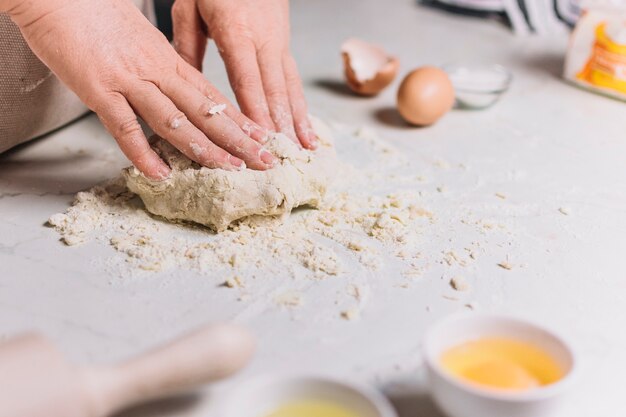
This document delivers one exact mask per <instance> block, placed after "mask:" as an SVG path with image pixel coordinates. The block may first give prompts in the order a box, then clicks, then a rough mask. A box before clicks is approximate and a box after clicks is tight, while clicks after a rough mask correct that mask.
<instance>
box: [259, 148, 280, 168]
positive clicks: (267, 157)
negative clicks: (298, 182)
mask: <svg viewBox="0 0 626 417" xmlns="http://www.w3.org/2000/svg"><path fill="white" fill-rule="evenodd" d="M259 157H260V158H261V161H263V163H265V165H269V166H274V165H276V162H277V160H276V157H275V156H274V155H272V154H271V153H270V152H269V151H268V150H267V149H263V148H261V150H260V151H259Z"/></svg>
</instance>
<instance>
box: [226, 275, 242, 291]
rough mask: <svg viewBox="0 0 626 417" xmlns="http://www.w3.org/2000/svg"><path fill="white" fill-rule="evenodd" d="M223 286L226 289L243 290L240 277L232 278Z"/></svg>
mask: <svg viewBox="0 0 626 417" xmlns="http://www.w3.org/2000/svg"><path fill="white" fill-rule="evenodd" d="M224 286H225V287H227V288H245V284H244V283H243V281H242V280H241V278H240V277H238V276H234V277H232V278H228V279H227V280H226V281H224Z"/></svg>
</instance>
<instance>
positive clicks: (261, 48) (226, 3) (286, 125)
mask: <svg viewBox="0 0 626 417" xmlns="http://www.w3.org/2000/svg"><path fill="white" fill-rule="evenodd" d="M172 18H173V24H174V45H175V47H176V50H177V51H178V53H179V54H180V55H181V56H182V57H183V59H185V60H186V61H187V62H188V63H190V64H191V65H193V66H194V67H196V68H197V69H199V70H202V60H203V58H204V52H205V49H206V44H207V38H211V39H213V40H214V41H215V43H216V44H217V48H218V50H219V52H220V54H221V56H222V59H223V60H224V63H225V65H226V70H227V72H228V78H229V80H230V84H231V86H232V88H233V91H234V92H235V96H236V97H237V101H238V103H239V106H240V107H241V110H242V112H243V113H244V114H245V115H247V116H248V117H250V118H251V119H252V120H254V121H255V122H257V123H258V124H260V125H261V126H263V127H265V128H266V129H268V130H272V131H278V132H282V133H284V134H286V135H287V136H289V137H290V138H291V139H292V140H294V142H297V143H298V142H299V143H300V144H301V145H302V146H304V147H305V148H308V149H314V148H316V147H317V137H316V135H315V132H314V131H313V129H312V127H311V124H310V122H309V119H308V112H307V106H306V101H305V99H304V94H303V91H302V83H301V80H300V75H299V74H298V69H297V67H296V63H295V61H294V59H293V56H292V55H291V52H290V51H289V3H288V0H263V1H258V0H238V1H232V0H176V2H175V3H174V6H173V8H172Z"/></svg>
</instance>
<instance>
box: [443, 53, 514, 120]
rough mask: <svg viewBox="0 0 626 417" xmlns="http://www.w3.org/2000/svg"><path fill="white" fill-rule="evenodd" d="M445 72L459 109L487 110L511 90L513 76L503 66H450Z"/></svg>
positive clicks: (444, 68) (447, 66) (445, 68)
mask: <svg viewBox="0 0 626 417" xmlns="http://www.w3.org/2000/svg"><path fill="white" fill-rule="evenodd" d="M443 70H444V71H445V72H446V73H447V74H448V76H449V77H450V81H452V85H453V86H454V91H455V95H456V107H457V108H459V109H486V108H487V107H491V106H493V105H494V104H495V103H496V102H497V101H498V100H499V99H500V96H502V94H504V92H505V91H507V90H508V89H509V86H510V85H511V81H512V80H513V75H512V74H511V72H510V71H509V70H507V69H506V68H504V67H503V66H501V65H481V64H477V65H474V64H448V65H445V66H444V67H443Z"/></svg>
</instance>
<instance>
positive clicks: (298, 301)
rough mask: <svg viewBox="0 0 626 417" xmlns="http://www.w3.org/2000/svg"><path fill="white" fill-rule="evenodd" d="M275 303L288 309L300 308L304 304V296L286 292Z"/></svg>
mask: <svg viewBox="0 0 626 417" xmlns="http://www.w3.org/2000/svg"><path fill="white" fill-rule="evenodd" d="M274 301H275V302H276V304H277V305H279V306H282V307H287V308H296V307H300V306H301V305H302V303H303V300H302V296H301V295H300V294H297V293H293V292H286V293H284V294H281V295H279V296H277V297H276V298H275V299H274Z"/></svg>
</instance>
